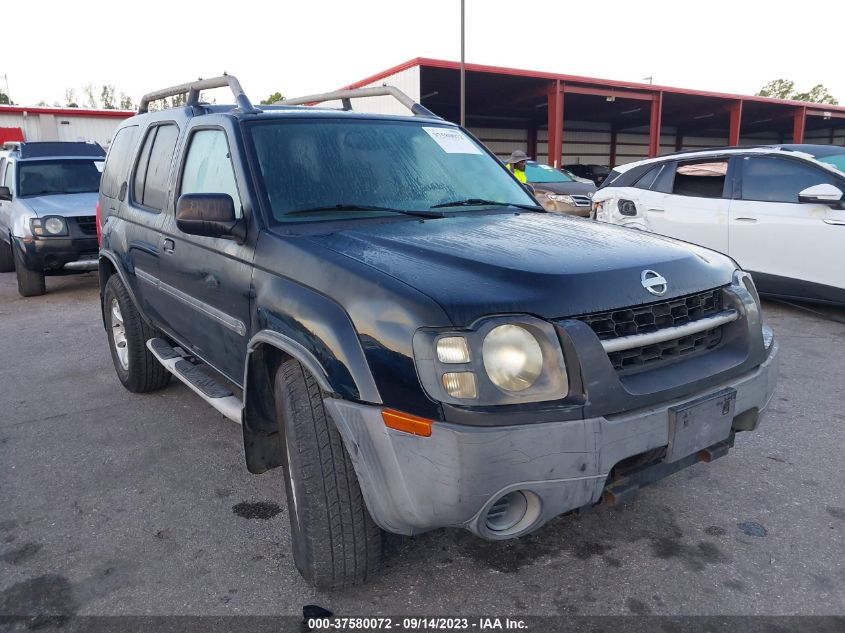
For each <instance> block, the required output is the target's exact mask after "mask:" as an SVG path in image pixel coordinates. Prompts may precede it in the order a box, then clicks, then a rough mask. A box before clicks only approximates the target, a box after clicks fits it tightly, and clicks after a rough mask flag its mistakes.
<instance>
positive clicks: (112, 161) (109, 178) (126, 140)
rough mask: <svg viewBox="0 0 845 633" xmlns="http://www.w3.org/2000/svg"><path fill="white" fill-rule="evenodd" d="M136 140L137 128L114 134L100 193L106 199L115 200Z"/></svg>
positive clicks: (129, 128)
mask: <svg viewBox="0 0 845 633" xmlns="http://www.w3.org/2000/svg"><path fill="white" fill-rule="evenodd" d="M137 139H138V126H137V125H130V126H127V127H124V128H121V129H119V130H118V131H117V134H115V137H114V140H113V141H112V144H111V147H110V148H109V153H108V156H107V157H106V166H105V169H104V170H103V179H102V181H101V182H100V192H101V193H102V194H103V195H104V196H106V197H108V198H117V197H118V195H119V193H120V188H121V186H122V185H123V183H124V182H126V179H127V177H128V172H129V165H130V163H131V162H132V156H133V152H134V150H135V141H136V140H137Z"/></svg>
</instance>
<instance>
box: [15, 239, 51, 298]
mask: <svg viewBox="0 0 845 633" xmlns="http://www.w3.org/2000/svg"><path fill="white" fill-rule="evenodd" d="M12 251H13V253H14V255H13V257H14V263H15V273H16V274H17V277H18V292H19V293H20V295H21V296H22V297H38V296H40V295H43V294H44V293H45V292H47V285H46V284H45V283H44V271H43V270H30V269H29V268H27V267H26V266H25V265H24V262H23V255H21V254H20V251H19V250H18V249H17V248H12Z"/></svg>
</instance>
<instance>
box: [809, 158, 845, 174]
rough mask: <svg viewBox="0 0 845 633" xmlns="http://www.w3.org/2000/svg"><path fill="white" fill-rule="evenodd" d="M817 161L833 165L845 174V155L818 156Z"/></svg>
mask: <svg viewBox="0 0 845 633" xmlns="http://www.w3.org/2000/svg"><path fill="white" fill-rule="evenodd" d="M816 160H818V161H819V162H821V163H827V164H828V165H833V166H834V167H836V169H838V170H839V171H841V172H843V173H845V154H832V155H831V156H817V157H816Z"/></svg>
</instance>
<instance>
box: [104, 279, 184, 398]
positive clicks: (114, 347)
mask: <svg viewBox="0 0 845 633" xmlns="http://www.w3.org/2000/svg"><path fill="white" fill-rule="evenodd" d="M103 313H104V315H105V319H106V332H107V333H108V337H109V349H110V350H111V357H112V362H113V363H114V370H115V372H116V373H117V377H118V379H119V380H120V382H121V383H122V384H123V386H124V387H126V388H127V389H128V390H129V391H132V392H134V393H146V392H148V391H156V390H157V389H161V388H162V387H165V386H166V385H167V383H168V382H170V372H169V371H167V370H166V369H165V368H164V367H163V366H162V364H161V363H159V362H158V360H157V359H156V357H155V356H153V355H152V353H151V352H150V350H148V349H147V341H148V340H150V339H151V338H157V337H158V336H159V333H158V331H156V330H155V328H153V327H151V326H149V325H147V323H146V322H145V321H144V319H143V318H141V315H140V314H139V313H138V310H136V309H135V304H134V303H132V298H131V297H130V296H129V292H127V290H126V288H125V287H124V285H123V282H122V281H121V280H120V277H118V276H117V275H112V276H111V277H110V278H109V280H108V283H106V291H105V293H104V294H103Z"/></svg>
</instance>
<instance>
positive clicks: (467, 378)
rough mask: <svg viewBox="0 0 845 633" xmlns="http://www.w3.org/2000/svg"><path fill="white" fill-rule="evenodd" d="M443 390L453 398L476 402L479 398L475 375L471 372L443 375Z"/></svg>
mask: <svg viewBox="0 0 845 633" xmlns="http://www.w3.org/2000/svg"><path fill="white" fill-rule="evenodd" d="M443 388H444V389H445V390H446V393H448V394H449V395H450V396H452V397H453V398H461V399H463V400H475V398H477V397H478V388H477V387H476V386H475V374H473V373H472V372H469V371H461V372H452V373H448V374H443Z"/></svg>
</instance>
